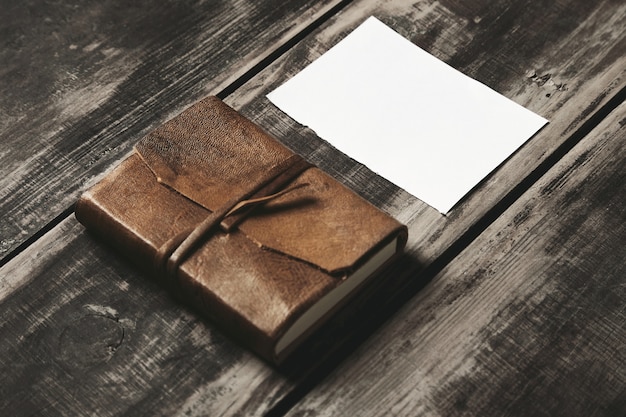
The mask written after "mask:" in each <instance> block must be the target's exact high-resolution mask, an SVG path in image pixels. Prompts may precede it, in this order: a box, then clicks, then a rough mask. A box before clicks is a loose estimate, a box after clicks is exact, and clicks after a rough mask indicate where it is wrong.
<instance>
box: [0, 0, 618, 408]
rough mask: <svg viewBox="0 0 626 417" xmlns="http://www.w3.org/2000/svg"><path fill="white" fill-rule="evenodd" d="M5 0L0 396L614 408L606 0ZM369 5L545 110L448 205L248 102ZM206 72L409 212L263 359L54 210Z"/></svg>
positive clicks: (167, 402) (386, 203)
mask: <svg viewBox="0 0 626 417" xmlns="http://www.w3.org/2000/svg"><path fill="white" fill-rule="evenodd" d="M5 3H6V5H7V7H6V8H5V10H7V11H8V12H5V13H7V15H9V16H11V17H12V18H11V19H5V20H3V21H2V22H1V23H0V33H8V34H9V35H10V36H6V37H2V38H0V59H2V61H3V62H9V64H8V65H7V66H5V67H4V68H3V70H4V71H3V72H0V80H1V81H2V83H1V84H0V93H2V94H0V115H1V116H2V117H1V120H0V135H2V136H1V137H2V140H3V143H7V144H8V146H7V147H6V148H5V149H4V150H3V152H2V153H0V162H2V165H0V167H1V168H0V169H2V170H3V171H2V179H0V197H1V200H0V201H1V202H0V213H2V215H3V219H4V221H3V223H2V226H1V227H0V231H1V234H0V238H1V239H2V248H0V250H1V251H2V254H5V255H6V256H5V258H4V259H5V261H4V262H7V261H8V263H6V264H5V265H4V266H3V267H2V269H0V311H1V312H2V320H1V321H0V336H1V337H0V346H1V349H0V352H2V356H0V368H1V369H0V375H2V376H1V377H0V414H11V415H16V414H21V415H31V414H45V415H82V414H97V415H122V414H127V415H136V414H148V415H152V414H162V415H171V414H180V415H192V416H195V415H232V414H240V415H263V414H266V413H268V412H269V413H270V414H273V415H281V414H284V413H285V412H288V411H289V410H290V409H291V413H292V415H299V414H304V415H316V414H322V415H351V414H355V413H356V414H366V413H367V412H370V413H372V414H374V415H380V414H387V413H397V414H400V415H420V414H423V415H454V414H476V415H482V414H489V415H502V414H520V415H525V414H541V413H543V412H547V413H550V414H561V413H562V414H564V415H594V413H595V414H598V415H602V414H605V415H613V414H615V413H614V412H617V413H618V414H619V412H622V414H624V413H626V400H625V397H626V393H625V392H624V390H625V386H626V384H625V382H626V381H625V376H624V369H625V368H626V364H625V361H624V350H623V346H624V330H623V327H624V315H623V308H624V304H623V301H621V299H623V294H622V293H623V291H622V293H620V291H621V290H622V287H623V278H622V277H623V276H624V273H623V272H624V271H623V269H624V266H623V264H624V263H623V262H622V261H621V259H622V258H624V255H625V254H624V249H623V247H622V246H623V245H622V244H621V242H622V241H624V228H623V225H622V223H624V222H623V220H625V219H624V212H623V208H622V207H621V206H620V203H621V201H622V200H623V197H624V193H623V191H624V189H623V183H624V181H623V180H624V178H623V175H624V173H623V168H622V166H623V160H624V149H623V146H621V143H620V142H623V139H624V129H623V128H624V124H626V122H624V120H626V119H624V110H623V108H617V107H618V105H619V103H620V102H622V101H623V99H624V85H625V82H624V75H625V68H626V54H625V53H624V52H625V51H626V41H625V40H624V36H625V35H624V33H623V27H625V26H626V5H623V4H622V2H620V1H605V2H585V1H582V0H580V1H568V2H559V3H554V4H553V3H549V4H541V5H537V4H536V2H530V1H523V2H513V1H500V2H497V3H492V2H489V3H483V2H478V1H473V2H469V4H468V2H456V1H439V2H437V1H413V2H409V1H392V2H387V3H384V4H379V3H380V2H377V1H374V0H367V1H353V2H327V3H326V4H324V5H318V4H317V2H305V1H302V2H290V3H289V4H285V5H284V4H282V3H280V7H277V6H276V3H271V2H267V3H260V4H256V3H255V5H254V6H252V5H251V4H250V3H249V2H236V3H232V4H231V3H228V4H226V3H224V4H213V3H201V4H194V5H193V6H182V5H181V4H182V3H178V2H168V3H165V4H163V3H161V4H159V5H158V6H157V7H154V8H153V7H151V8H150V10H149V12H145V10H144V9H145V8H143V7H136V8H128V7H122V6H120V5H116V4H114V3H113V2H105V3H104V5H103V4H101V3H98V4H95V3H94V4H91V3H89V2H85V3H84V4H80V5H75V6H73V7H70V6H67V5H63V6H59V5H56V6H54V7H53V6H45V5H44V4H43V3H42V4H39V3H40V2H39V1H32V2H30V3H26V4H25V6H22V4H24V3H20V4H19V5H18V3H17V2H16V3H15V5H13V4H9V3H10V2H5ZM344 3H349V4H344ZM335 6H337V7H335ZM46 7H48V8H46ZM372 14H373V15H375V16H377V17H378V18H380V19H381V20H383V21H384V22H386V23H387V24H389V25H390V26H392V27H393V28H394V29H396V30H397V31H398V32H400V33H401V34H402V35H404V36H406V37H407V38H409V39H411V40H412V41H413V42H414V43H416V44H418V45H419V46H421V47H422V48H424V49H426V50H428V51H429V52H431V53H432V54H434V55H435V56H438V57H439V58H441V59H443V60H444V61H446V62H449V63H450V64H452V65H453V66H455V67H456V68H458V69H460V70H462V71H463V72H465V73H466V74H468V75H470V76H472V77H474V78H477V79H478V80H480V81H482V82H484V83H486V84H487V85H489V86H491V87H492V88H494V89H496V90H497V91H499V92H501V93H502V94H504V95H506V96H507V97H510V98H512V99H514V100H515V101H517V102H518V103H520V104H523V105H525V106H526V107H528V108H530V109H532V110H534V111H536V112H538V113H539V114H541V115H543V116H545V117H547V118H548V119H550V121H551V123H550V125H549V126H547V127H546V128H545V129H544V130H542V131H541V132H540V133H539V134H538V135H536V136H535V137H534V138H533V139H532V140H531V141H529V142H528V143H527V144H526V145H525V146H524V147H523V148H522V149H521V150H520V151H518V152H517V153H516V154H514V155H513V156H512V157H511V158H509V159H508V160H507V161H506V163H505V164H503V165H502V166H501V167H500V168H499V169H498V170H497V171H496V172H495V173H494V174H493V175H491V176H489V177H488V178H487V179H486V180H485V181H484V182H483V183H482V184H481V185H480V186H479V187H477V188H476V189H475V190H474V191H473V192H472V194H471V195H470V196H469V197H468V198H466V199H464V200H463V201H462V202H461V204H459V205H458V206H457V207H455V208H454V209H453V210H452V212H451V213H450V214H449V215H448V216H445V217H444V216H441V215H439V214H438V213H437V212H436V211H435V210H434V209H432V208H430V207H428V206H426V205H424V204H423V203H422V202H420V201H419V200H417V199H416V198H414V197H412V196H410V195H408V194H407V193H406V192H404V191H402V190H400V189H398V188H397V187H395V186H394V185H393V184H390V183H389V182H387V181H385V180H384V179H382V178H380V177H378V176H376V175H374V174H373V173H371V172H370V171H369V170H367V169H366V168H365V167H363V166H361V165H360V164H358V163H356V162H355V161H352V160H350V159H349V158H348V157H346V156H345V155H341V154H340V153H338V152H337V151H336V150H334V149H332V148H331V147H330V146H328V145H327V144H326V143H324V142H323V141H321V140H320V139H318V138H317V137H315V135H314V134H313V133H312V132H311V131H309V130H308V129H305V128H303V127H301V126H298V125H296V124H295V123H294V122H293V121H291V120H290V119H289V118H288V117H286V116H285V115H283V114H282V113H280V112H279V111H278V110H277V109H275V108H274V107H273V106H271V104H269V102H268V101H267V100H266V99H265V98H264V95H265V94H266V93H267V92H269V91H270V90H271V89H272V88H273V87H275V86H277V85H279V84H280V83H282V82H284V81H285V80H287V79H288V78H289V77H290V76H291V75H293V74H295V73H296V72H297V71H299V70H300V69H301V68H302V67H303V66H304V65H306V63H308V62H310V61H311V60H313V59H315V58H316V57H317V56H319V55H320V54H321V53H323V52H324V51H326V50H327V49H328V48H329V47H330V46H332V45H333V44H335V43H336V42H337V41H338V40H339V39H340V38H341V37H343V36H345V35H346V34H347V33H349V31H350V30H352V29H353V28H354V27H356V26H357V25H358V24H359V23H361V22H362V21H363V20H364V19H365V18H366V17H367V16H369V15H372ZM327 18H330V19H329V20H328V21H327V22H326V20H327ZM224 22H226V23H224ZM251 22H254V24H252V23H251ZM319 24H321V27H319V29H315V30H313V29H314V28H315V27H316V26H317V25H319ZM310 30H313V32H312V33H310V34H309V35H308V36H306V37H304V39H303V40H302V41H301V42H299V43H298V44H295V42H294V40H298V39H299V37H303V36H304V34H307V33H308V31H310ZM222 39H228V40H229V41H228V42H224V41H222ZM110 48H114V49H115V48H117V49H116V50H114V51H113V52H112V53H110V54H109V55H107V54H108V53H109V52H107V51H109V50H110ZM77 51H78V52H80V53H81V56H78V57H77V56H76V55H75V54H74V53H76V52H77ZM282 52H286V53H285V55H284V56H282V57H280V58H278V59H277V60H276V62H274V63H272V62H271V61H272V60H273V59H274V58H275V57H278V55H280V53H282ZM29 54H30V56H29ZM73 54H74V55H73ZM32 63H34V64H35V65H31V64H32ZM37 63H39V65H37ZM247 71H249V72H247ZM257 71H259V72H258V74H256V75H254V74H255V73H256V72H257ZM246 72H247V73H246ZM249 76H252V78H251V79H250V80H249V81H248V82H245V81H246V79H247V78H248V77H249ZM244 82H245V83H244ZM20 91H23V92H24V94H20ZM220 92H221V93H220ZM208 93H220V94H221V95H222V96H227V97H226V101H227V102H228V103H230V104H231V105H233V106H234V107H235V108H238V109H241V111H242V112H243V113H244V114H246V115H248V116H249V117H251V118H252V119H253V120H255V121H256V122H257V123H259V124H260V125H261V126H263V127H264V128H266V129H267V130H269V131H270V132H271V133H273V134H274V135H275V136H277V137H278V138H279V139H281V140H282V141H284V142H285V143H286V144H288V145H289V146H291V147H293V148H295V149H297V150H298V151H299V152H300V153H302V154H304V155H305V156H306V157H307V158H308V159H310V160H311V161H313V162H315V163H317V164H318V165H320V166H321V167H322V168H324V169H325V170H327V171H328V172H330V173H331V174H333V175H334V176H335V177H337V178H338V179H340V180H341V181H343V182H345V183H346V184H348V185H349V186H350V187H352V188H353V189H355V190H356V191H357V192H359V193H360V194H361V195H363V196H364V197H365V198H367V199H369V200H370V201H372V202H373V203H374V204H376V205H378V206H379V207H381V208H383V209H385V210H387V211H388V212H390V213H391V214H393V215H394V216H396V217H397V218H399V219H400V220H402V221H404V222H406V223H408V224H409V227H410V233H411V240H410V241H409V246H408V250H407V252H408V254H407V256H406V257H405V258H404V259H402V260H401V261H400V262H399V263H398V265H396V266H395V267H394V268H392V269H391V270H390V271H388V272H387V274H386V278H387V279H388V280H393V281H394V282H395V283H397V284H398V285H399V286H400V288H401V291H398V290H397V288H396V286H395V285H394V286H392V285H390V286H387V287H384V286H383V287H382V288H375V289H373V290H372V291H376V292H378V294H379V295H380V294H382V296H380V297H379V298H378V299H377V302H376V303H375V304H374V305H373V304H372V301H371V300H370V301H369V302H368V299H367V297H362V298H361V299H360V300H357V302H356V303H354V305H353V306H351V307H350V308H348V309H346V311H344V312H342V314H341V315H339V316H338V317H337V320H336V321H337V322H338V324H335V325H334V326H330V327H329V328H327V329H323V330H322V331H321V333H320V335H319V337H318V338H317V339H315V340H316V343H315V344H314V345H313V346H312V347H310V349H309V350H308V351H307V349H304V351H303V352H300V353H299V354H298V355H296V357H295V358H294V359H293V360H292V361H291V362H290V363H288V364H287V366H286V367H283V368H282V369H274V368H272V367H270V366H267V365H266V364H264V363H263V362H261V361H260V360H258V359H257V358H256V357H254V356H253V355H251V354H249V353H248V352H246V351H245V350H244V349H242V348H240V347H239V346H237V345H236V344H235V343H233V342H231V341H230V340H228V339H227V338H225V337H224V336H222V335H221V333H220V332H219V330H218V329H217V328H216V327H215V326H214V325H213V324H211V323H206V322H204V321H202V320H200V319H198V318H197V316H195V315H194V313H193V312H192V311H190V310H188V309H187V308H185V307H184V306H180V305H178V304H176V303H175V302H174V301H172V300H171V299H170V298H169V297H168V296H167V294H165V293H164V291H163V290H162V289H161V288H159V287H158V286H156V285H155V284H153V283H152V282H150V281H149V280H148V279H146V277H145V276H144V275H143V274H141V273H140V272H137V271H135V270H134V269H133V268H132V267H131V266H129V265H127V264H126V263H125V262H124V261H123V260H121V259H119V258H118V257H117V256H116V255H115V254H114V253H111V252H110V250H108V248H106V247H104V246H102V245H100V244H99V242H97V241H95V240H93V238H91V237H90V236H89V235H87V234H86V233H85V232H84V231H83V229H82V227H81V226H80V225H78V224H77V223H76V221H75V220H74V218H73V216H71V215H70V214H71V209H70V207H71V203H72V202H73V201H74V200H75V199H76V197H77V196H78V194H79V193H80V191H81V190H83V189H84V188H85V187H86V186H87V185H88V184H89V183H92V182H93V181H94V180H95V179H96V178H98V177H99V176H101V175H102V173H103V172H104V171H105V170H106V169H107V167H109V166H111V165H112V164H114V163H115V162H116V161H118V160H119V159H120V158H121V157H122V156H123V155H124V154H125V153H126V152H127V151H128V150H129V148H130V146H131V145H132V143H134V142H135V141H136V140H137V139H139V137H140V136H141V134H142V133H144V132H145V131H147V130H148V129H150V128H151V127H154V126H155V125H156V124H158V123H160V122H161V121H162V120H164V119H167V118H168V117H170V116H172V115H173V114H175V113H177V112H178V111H180V110H181V109H182V108H184V107H185V106H186V105H187V104H189V103H191V102H192V101H193V100H195V99H197V98H198V97H200V96H203V95H205V94H208ZM616 108H617V109H616ZM20 110H21V113H20ZM5 116H6V117H5ZM29 119H30V120H29ZM603 120H604V121H603ZM599 123H601V124H600V125H598V124H599ZM579 142H580V143H579ZM577 144H578V145H577ZM581 149H582V151H581ZM561 158H564V159H563V160H562V161H561V162H558V161H559V160H560V159H561ZM620 158H621V159H620ZM572 161H574V162H572ZM557 163H558V164H557ZM555 164H557V165H555ZM546 172H547V174H546ZM544 174H545V175H544ZM542 176H543V177H542ZM551 178H552V180H551ZM538 181H539V182H538ZM550 181H551V182H550ZM620 181H621V182H620ZM533 184H535V185H533ZM546 184H551V186H548V185H546ZM594 186H595V187H596V188H597V189H596V188H594ZM620 186H621V188H620ZM531 187H533V188H531ZM529 188H531V189H530V190H528V189H529ZM612 189H613V190H615V192H614V194H611V193H610V192H609V191H611V190H612ZM537 190H543V191H537ZM601 190H604V191H601ZM620 190H621V191H620ZM533 196H534V197H533ZM538 196H539V197H538ZM567 207H573V212H569V211H567V210H566V208H567ZM611 207H614V208H615V211H614V214H611V210H606V213H605V212H603V211H602V209H607V208H608V209H610V208H611ZM620 210H621V211H620ZM556 214H558V217H554V216H556ZM551 216H553V217H551ZM620 216H621V217H620ZM587 217H589V218H591V219H592V220H589V221H587V222H586V223H585V221H584V219H586V218H587ZM583 226H584V229H581V227H583ZM587 234H591V236H590V237H589V238H587ZM604 235H607V236H608V237H607V238H606V239H607V241H604V240H602V239H603V236H604ZM474 239H476V240H474ZM530 243H533V245H535V246H530ZM559 244H561V245H563V247H564V248H566V249H559V248H557V247H556V246H558V245H559ZM550 250H551V251H552V252H550ZM564 251H565V252H564ZM459 253H460V254H459ZM595 253H598V254H599V256H598V257H597V258H596V259H602V260H603V262H605V263H601V264H598V265H599V267H602V268H599V269H597V270H596V269H593V268H592V266H594V265H596V264H595V263H593V262H594V261H593V259H594V255H595ZM539 255H541V256H539ZM0 256H1V254H0ZM444 267H445V269H443V271H441V270H442V268H444ZM439 271H441V272H440V273H439V274H438V275H437V273H438V272H439ZM548 273H549V274H548ZM549 275H550V276H549ZM552 275H554V277H552ZM433 277H434V278H433ZM570 278H571V281H570ZM604 278H606V279H607V281H602V280H603V279H604ZM588 279H589V280H592V281H591V282H593V283H594V284H597V285H591V284H587V282H588ZM431 280H432V281H431ZM429 281H430V282H429ZM605 283H606V285H604V284H605ZM603 285H604V286H603ZM424 286H426V287H425V288H423V287H424ZM420 289H421V291H420ZM533 297H534V298H533ZM381 300H382V302H379V301H381ZM403 304H404V306H402V305H403ZM389 317H392V318H389ZM359 322H361V323H365V324H364V325H363V324H362V325H361V326H358V324H359ZM594 326H597V327H598V328H596V327H594ZM347 328H351V329H352V331H350V332H347V331H346V329H347ZM371 334H373V336H371V337H370V338H369V339H367V337H368V336H369V335H371ZM320 352H322V353H321V354H320ZM328 355H330V356H328ZM609 368H613V369H616V370H617V371H616V372H613V373H609V377H606V376H604V374H605V372H604V371H605V370H606V369H609ZM586 375H589V381H585V380H584V379H585V378H584V377H585V376H586ZM573 376H576V377H577V380H575V381H574V382H572V383H570V384H569V385H568V384H567V381H568V379H571V378H573ZM607 378H609V379H607ZM585 384H589V385H585ZM585 388H588V389H587V391H585ZM611 407H612V408H611Z"/></svg>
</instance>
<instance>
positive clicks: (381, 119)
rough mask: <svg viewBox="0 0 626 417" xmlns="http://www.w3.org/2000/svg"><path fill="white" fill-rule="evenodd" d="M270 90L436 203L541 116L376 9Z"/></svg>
mask: <svg viewBox="0 0 626 417" xmlns="http://www.w3.org/2000/svg"><path fill="white" fill-rule="evenodd" d="M268 98H269V99H270V100H271V101H272V102H273V103H274V104H275V105H276V106H278V107H279V108H280V109H281V110H282V111H284V112H285V113H287V114H288V115H289V116H291V117H292V118H293V119H295V120H296V121H298V122H299V123H301V124H303V125H305V126H308V127H310V128H311V129H313V130H314V131H315V132H316V133H317V135H318V136H319V137H321V138H322V139H325V140H326V141H328V142H329V143H330V144H332V145H333V146H335V147H336V148H337V149H339V150H340V151H342V152H344V153H345V154H347V155H348V156H350V157H352V158H354V159H356V160H357V161H359V162H361V163H363V164H364V165H366V166H367V167H368V168H370V169H371V170H372V171H374V172H376V173H378V174H379V175H381V176H383V177H385V178H387V179H388V180H389V181H392V182H393V183H395V184H396V185H398V186H400V187H402V188H404V189H405V190H406V191H408V192H409V193H411V194H413V195H415V196H416V197H417V198H419V199H421V200H422V201H424V202H425V203H427V204H429V205H431V206H432V207H434V208H436V209H437V210H439V211H440V212H441V213H447V212H448V211H449V210H450V209H451V208H452V207H453V206H454V205H455V204H456V203H457V202H458V201H459V200H460V199H461V198H462V197H463V196H464V195H465V194H467V193H468V192H469V191H470V190H471V189H472V188H473V187H474V186H475V185H476V184H478V183H479V182H480V181H481V180H482V179H483V178H484V177H485V176H487V174H489V173H490V172H491V171H492V170H493V169H494V168H496V167H497V166H498V165H499V164H501V163H502V162H503V161H504V160H505V159H506V158H507V157H508V156H509V155H511V153H513V152H514V151H515V150H516V149H517V148H519V147H520V146H521V145H522V144H523V143H524V142H525V141H527V140H528V139H529V138H530V137H531V136H533V135H534V134H535V133H536V132H537V131H538V130H539V129H540V128H541V127H542V126H544V125H545V124H546V123H547V120H546V119H544V118H542V117H540V116H538V115H536V114H534V113H533V112H531V111H529V110H527V109H525V108H524V107H522V106H520V105H518V104H517V103H515V102H513V101H511V100H509V99H507V98H506V97H504V96H502V95H500V94H499V93H497V92H495V91H494V90H492V89H490V88H489V87H487V86H485V85H484V84H481V83H479V82H478V81H476V80H473V79H471V78H469V77H467V76H465V75H463V74H462V73H460V72H459V71H457V70H455V69H454V68H452V67H450V66H449V65H447V64H446V63H444V62H442V61H440V60H439V59H437V58H435V57H433V56H432V55H430V54H428V53H427V52H425V51H424V50H422V49H420V48H419V47H417V46H416V45H414V44H413V43H411V42H410V41H408V40H407V39H405V38H403V37H402V36H400V35H399V34H398V33H396V32H395V31H393V30H392V29H390V28H389V27H387V26H385V25H384V24H383V23H382V22H380V21H379V20H377V19H376V18H373V17H370V18H369V19H367V20H366V21H365V22H364V23H363V24H362V25H361V26H359V27H358V28H357V29H355V30H354V31H353V32H352V33H351V34H349V35H348V36H347V37H346V38H344V39H343V40H342V41H340V42H339V43H338V44H337V45H335V46H334V47H333V48H331V49H330V50H329V51H328V52H326V53H325V54H324V55H322V56H321V57H320V58H318V59H317V60H315V61H314V62H313V63H311V64H310V65H309V66H308V67H306V68H305V69H304V70H302V71H301V72H300V73H298V74H297V75H296V76H294V77H293V78H291V79H290V80H289V81H287V82H286V83H285V84H283V85H282V86H280V87H278V88H277V89H276V90H274V91H273V92H271V93H270V94H269V95H268Z"/></svg>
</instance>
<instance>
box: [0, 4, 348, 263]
mask: <svg viewBox="0 0 626 417" xmlns="http://www.w3.org/2000/svg"><path fill="white" fill-rule="evenodd" d="M339 3H340V2H339V1H338V0H334V1H333V0H328V1H323V2H319V1H310V0H298V1H290V2H281V1H256V2H253V3H251V2H247V1H242V0H237V1H228V2H214V1H209V2H202V1H195V2H183V1H175V0H170V1H159V2H157V3H155V2H151V1H141V2H133V3H132V5H128V2H125V1H120V0H107V1H76V2H45V1H41V0H29V1H10V0H3V1H2V5H1V9H2V11H1V12H0V16H1V17H2V18H1V19H0V34H1V35H0V62H1V63H2V64H1V68H0V140H1V141H2V144H3V148H2V151H1V152H0V213H1V214H2V218H3V221H2V223H1V224H0V258H1V257H4V256H5V255H7V254H10V253H11V251H13V250H15V249H16V248H18V247H19V246H20V244H22V243H23V242H24V241H25V240H27V239H28V238H29V237H31V236H33V235H35V234H36V233H37V231H39V230H41V228H42V227H44V226H45V225H46V224H48V223H49V222H51V221H53V220H54V219H55V217H56V216H57V215H59V214H61V213H64V212H66V211H68V209H69V208H70V207H71V205H72V204H73V202H74V201H76V199H77V198H78V196H79V195H80V193H81V192H82V191H84V190H85V189H86V187H87V186H88V185H89V184H91V183H93V182H94V180H95V178H96V177H98V176H99V175H100V174H101V173H102V172H103V171H104V170H105V169H106V168H107V167H109V166H111V165H114V164H115V163H116V162H117V161H119V160H120V159H121V158H122V157H123V156H124V155H125V154H127V153H128V152H129V151H130V149H131V147H132V145H133V144H134V143H135V142H136V141H137V140H138V139H139V138H140V137H141V136H142V135H143V134H144V133H146V132H147V131H149V130H150V129H152V128H154V127H156V126H157V125H158V124H160V123H162V122H163V121H165V120H167V119H168V118H170V117H172V116H173V115H175V114H177V113H179V112H180V111H182V109H184V108H185V107H187V106H189V105H190V104H191V103H193V102H194V101H195V100H197V99H199V98H201V97H203V96H205V95H207V94H222V95H223V94H227V93H228V91H230V90H232V89H233V88H235V87H236V86H237V85H238V84H239V83H240V82H241V80H242V79H245V78H246V76H247V72H248V71H250V70H252V69H253V68H254V67H255V66H257V65H263V63H264V62H265V61H266V60H268V59H271V58H272V56H273V55H275V54H276V53H277V52H279V51H280V49H281V48H284V47H285V45H289V43H290V42H291V41H292V39H293V38H294V37H296V38H297V36H299V34H300V32H302V31H303V30H306V28H307V27H308V26H309V25H311V24H313V25H314V24H315V23H316V22H317V21H318V20H319V19H320V18H322V17H323V15H324V13H326V12H329V11H332V10H333V7H334V6H336V5H337V4H339Z"/></svg>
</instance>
